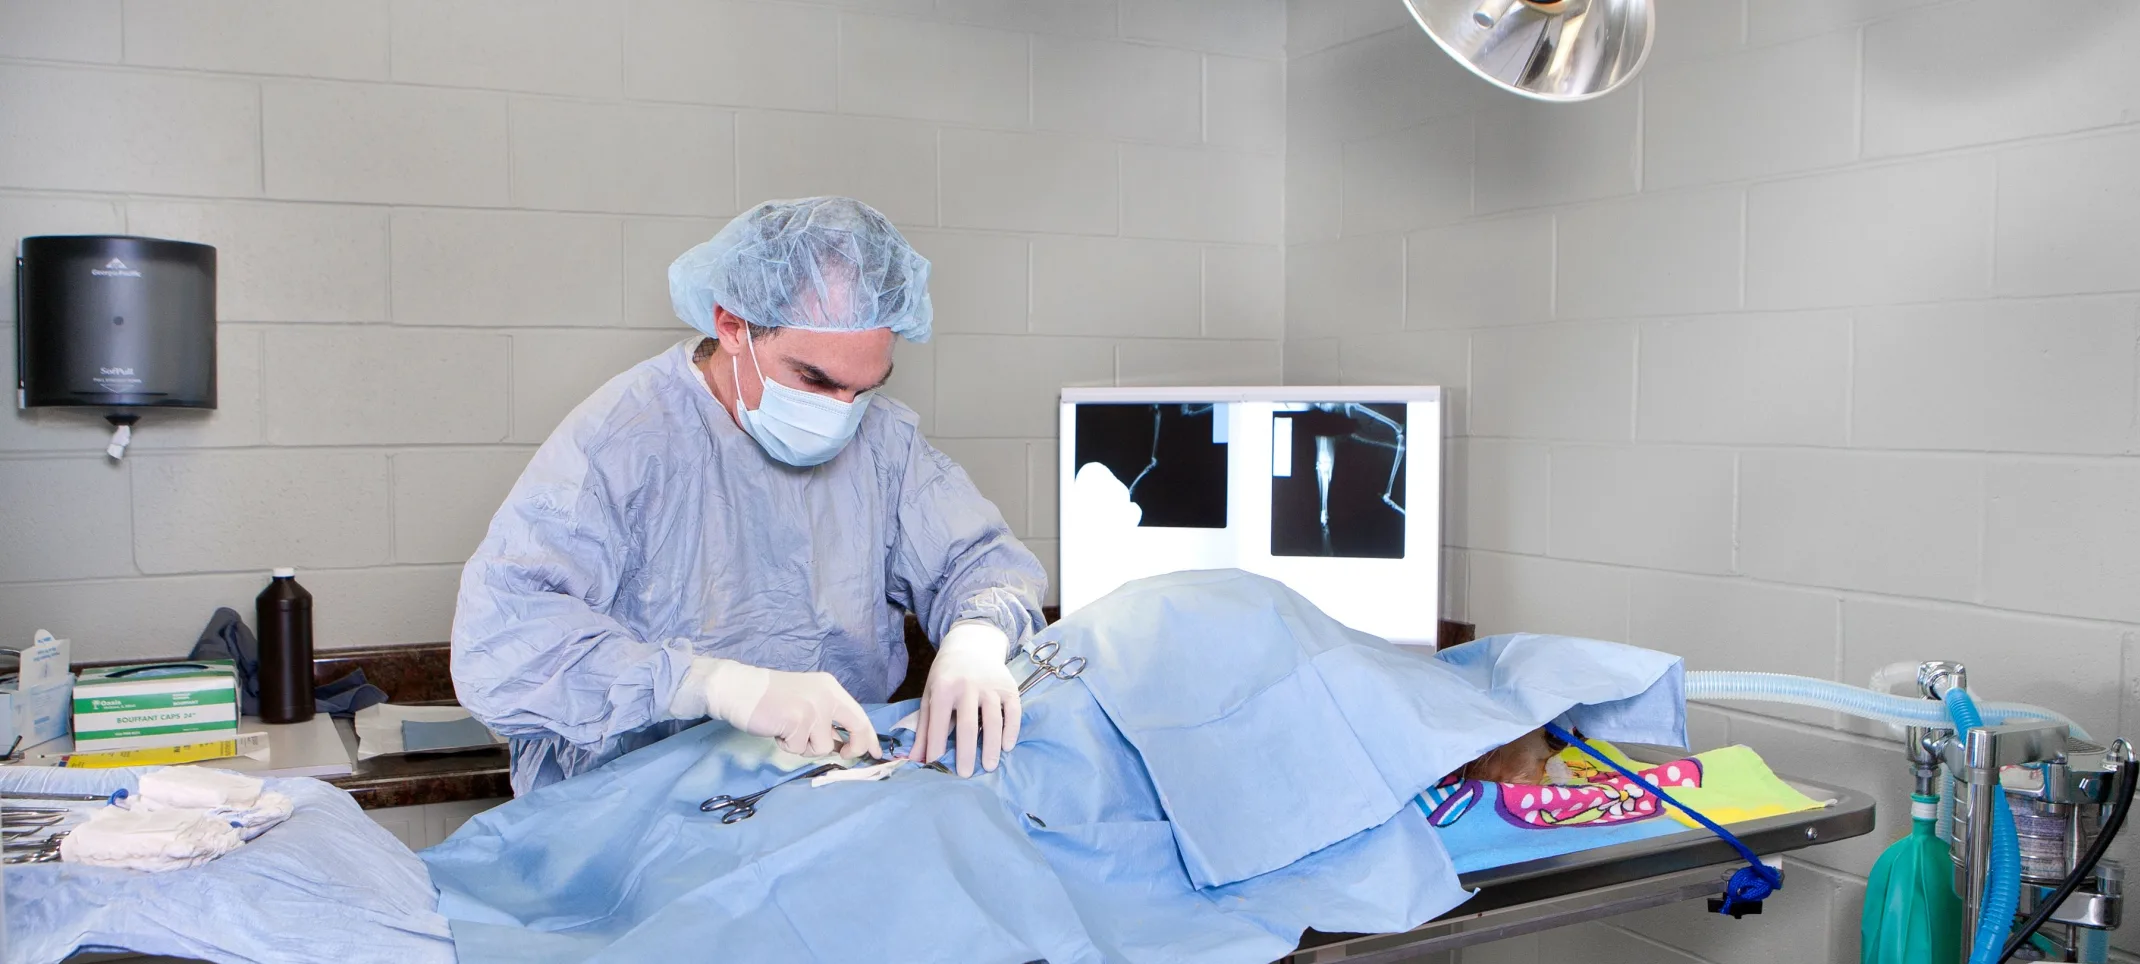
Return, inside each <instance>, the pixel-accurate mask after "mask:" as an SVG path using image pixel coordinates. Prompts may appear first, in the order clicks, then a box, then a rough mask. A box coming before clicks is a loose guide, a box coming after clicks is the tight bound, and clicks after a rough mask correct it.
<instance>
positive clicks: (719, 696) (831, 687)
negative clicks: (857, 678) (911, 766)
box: [669, 656, 884, 760]
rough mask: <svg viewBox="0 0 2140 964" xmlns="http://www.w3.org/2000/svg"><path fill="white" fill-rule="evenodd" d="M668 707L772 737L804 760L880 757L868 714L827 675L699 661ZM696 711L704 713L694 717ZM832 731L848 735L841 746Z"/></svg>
mask: <svg viewBox="0 0 2140 964" xmlns="http://www.w3.org/2000/svg"><path fill="white" fill-rule="evenodd" d="M669 707H670V714H671V715H672V716H675V717H677V718H679V719H689V718H691V717H695V716H699V715H705V716H711V717H713V718H715V719H719V720H724V721H726V722H727V723H728V724H729V725H730V726H733V727H735V728H736V729H739V730H742V731H743V732H745V733H750V734H753V735H755V736H769V737H772V738H773V739H774V740H777V741H779V743H780V748H781V749H783V750H786V751H788V752H789V753H795V754H799V755H802V756H825V755H827V754H830V753H831V752H832V751H833V750H834V749H838V750H839V751H840V755H841V756H843V757H846V758H847V759H850V760H852V759H854V758H855V757H858V756H861V755H863V754H865V753H866V754H868V755H870V756H873V757H882V756H883V755H884V752H883V750H881V749H879V747H878V743H877V728H876V727H875V726H873V725H871V724H870V722H869V714H866V713H864V712H862V704H860V703H857V702H855V698H854V697H852V696H849V695H848V694H847V689H846V688H845V687H843V686H841V685H840V681H839V680H836V679H833V678H832V674H830V673H788V672H782V671H780V670H770V669H766V668H764V667H761V666H752V665H750V664H748V663H739V662H736V661H735V660H732V659H721V658H718V657H711V656H701V657H698V658H696V659H693V660H692V661H691V669H690V671H689V672H688V673H686V674H685V676H684V682H683V685H681V686H679V687H678V688H677V694H676V697H675V698H674V699H672V700H671V701H670V704H669ZM699 707H704V712H703V714H701V713H695V712H692V710H695V709H698V708H699ZM834 726H838V727H840V728H842V729H845V730H846V731H847V740H846V742H845V743H844V744H843V743H842V742H841V741H840V737H839V734H838V733H836V732H835V731H834V730H833V727H834Z"/></svg>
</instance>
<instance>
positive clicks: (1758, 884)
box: [1546, 723, 1783, 914]
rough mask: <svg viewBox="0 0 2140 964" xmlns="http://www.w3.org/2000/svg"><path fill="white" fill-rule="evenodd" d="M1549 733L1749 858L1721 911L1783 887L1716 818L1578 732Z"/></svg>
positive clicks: (1550, 727) (1552, 729) (1727, 889)
mask: <svg viewBox="0 0 2140 964" xmlns="http://www.w3.org/2000/svg"><path fill="white" fill-rule="evenodd" d="M1546 732H1547V733H1551V734H1553V736H1554V737H1555V738H1556V739H1558V740H1560V741H1561V742H1563V743H1566V744H1568V745H1570V746H1573V747H1576V748H1578V749H1580V750H1582V751H1583V752H1584V753H1588V754H1590V755H1591V756H1592V757H1593V758H1595V759H1597V760H1598V761H1599V762H1601V763H1604V764H1605V765H1606V766H1609V767H1611V768H1613V769H1615V770H1618V771H1620V775H1621V776H1623V777H1626V778H1628V779H1629V780H1632V781H1634V782H1635V784H1636V785H1637V786H1640V787H1641V788H1643V789H1644V790H1648V791H1649V792H1651V793H1654V794H1656V795H1657V799H1659V800H1662V801H1664V802H1665V803H1666V804H1669V805H1671V806H1674V807H1678V808H1679V812H1681V813H1684V814H1686V815H1687V816H1690V817H1693V818H1694V822H1695V823H1698V824H1701V825H1702V826H1703V827H1706V828H1708V830H1709V832H1710V833H1713V834H1716V835H1717V836H1718V837H1721V838H1723V841H1724V842H1725V843H1728V844H1730V845H1731V849H1733V850H1736V851H1738V852H1739V856H1741V857H1744V858H1746V863H1747V866H1744V867H1741V868H1739V869H1738V870H1736V871H1734V872H1733V873H1732V875H1731V880H1730V881H1729V882H1728V883H1726V884H1725V885H1724V902H1723V903H1722V904H1720V905H1718V906H1717V913H1719V914H1729V913H1731V905H1733V904H1735V903H1738V902H1739V901H1742V900H1748V901H1757V900H1766V899H1768V895H1770V894H1772V893H1775V892H1776V891H1778V890H1782V889H1783V875H1781V874H1778V873H1777V872H1776V871H1775V870H1774V869H1773V868H1771V867H1770V866H1769V865H1767V864H1764V863H1762V862H1761V857H1760V856H1759V855H1757V854H1755V853H1754V851H1753V848H1751V847H1748V846H1747V845H1746V843H1745V841H1742V840H1740V839H1739V838H1738V837H1735V836H1732V833H1731V831H1729V830H1726V829H1724V828H1723V826H1721V825H1719V824H1718V823H1717V822H1716V821H1714V820H1711V819H1709V818H1708V817H1705V816H1703V815H1702V814H1701V813H1700V812H1698V811H1696V810H1695V809H1694V808H1692V807H1689V806H1687V805H1686V804H1684V803H1681V802H1679V801H1677V800H1674V799H1672V795H1671V794H1669V793H1666V792H1664V791H1663V790H1662V789H1659V788H1658V786H1657V785H1656V784H1654V783H1651V782H1649V781H1648V780H1644V779H1643V778H1642V777H1641V776H1640V775H1639V774H1637V773H1635V771H1633V770H1630V769H1628V768H1626V767H1624V766H1621V765H1620V764H1619V762H1618V761H1615V760H1614V759H1613V758H1611V757H1609V756H1606V755H1605V754H1603V753H1599V752H1598V750H1597V748H1596V747H1593V746H1591V745H1590V744H1588V743H1586V742H1584V741H1583V738H1582V737H1579V736H1576V735H1575V734H1573V733H1570V732H1568V731H1567V730H1563V729H1561V728H1560V727H1559V726H1557V725H1555V724H1552V723H1547V724H1546Z"/></svg>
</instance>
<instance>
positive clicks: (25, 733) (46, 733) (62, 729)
mask: <svg viewBox="0 0 2140 964" xmlns="http://www.w3.org/2000/svg"><path fill="white" fill-rule="evenodd" d="M60 679H61V682H60V683H59V684H57V685H54V686H41V687H38V688H37V689H34V690H29V691H27V692H24V691H21V690H16V689H14V688H13V687H12V686H0V754H4V753H6V752H7V750H8V748H9V747H14V746H16V744H15V738H16V737H18V736H19V737H21V738H22V745H21V746H19V747H16V749H17V752H20V751H21V750H27V749H29V748H30V747H33V746H36V745H38V744H40V743H48V742H50V741H52V740H57V739H59V738H60V737H63V736H66V735H67V723H68V720H69V718H70V717H71V715H72V714H70V713H69V712H68V710H69V707H68V699H69V697H70V696H72V695H73V693H74V677H72V676H62V677H61V678H60Z"/></svg>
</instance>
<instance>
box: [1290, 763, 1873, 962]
mask: <svg viewBox="0 0 2140 964" xmlns="http://www.w3.org/2000/svg"><path fill="white" fill-rule="evenodd" d="M1621 749H1622V750H1625V751H1626V752H1627V753H1628V755H1629V756H1632V757H1634V758H1636V759H1638V760H1642V761H1644V762H1648V763H1662V762H1665V761H1667V760H1670V759H1673V758H1675V757H1678V756H1681V755H1684V752H1685V751H1677V750H1669V749H1662V748H1656V747H1641V746H1624V745H1623V746H1622V747H1621ZM1897 769H1898V772H1899V770H1900V768H1899V767H1898V768H1897ZM1778 776H1782V775H1781V774H1778ZM1783 781H1784V782H1785V783H1788V784H1790V785H1791V786H1793V787H1796V788H1797V789H1798V791H1799V792H1800V793H1803V794H1805V795H1806V796H1809V797H1812V798H1813V799H1815V800H1828V799H1832V800H1834V801H1835V804H1834V805H1833V806H1829V807H1825V808H1822V809H1820V810H1808V811H1805V812H1803V813H1789V814H1784V815H1783V816H1780V817H1765V818H1763V819H1760V820H1749V821H1746V822H1744V823H1736V824H1726V825H1725V826H1726V829H1728V830H1730V831H1731V832H1732V833H1734V834H1737V835H1738V837H1739V839H1740V840H1743V841H1745V842H1746V845H1747V846H1748V847H1751V848H1753V851H1754V852H1755V853H1757V854H1760V855H1762V856H1763V857H1764V858H1770V859H1769V863H1770V864H1771V866H1777V865H1778V863H1779V861H1777V860H1775V859H1774V855H1779V854H1783V853H1787V852H1789V851H1793V850H1801V849H1804V848H1806V847H1812V846H1815V845H1817V844H1824V843H1832V842H1834V841H1837V840H1847V839H1849V838H1851V837H1858V836H1863V835H1865V834H1868V833H1871V832H1872V829H1873V801H1872V797H1871V796H1869V795H1867V794H1865V793H1863V792H1860V791H1857V790H1849V789H1845V788H1842V787H1835V786H1829V785H1827V784H1824V783H1817V782H1814V781H1812V780H1801V779H1798V778H1795V777H1788V776H1783ZM1742 866H1745V861H1743V860H1741V859H1740V858H1739V855H1738V852H1737V851H1735V850H1733V849H1731V845H1730V844H1727V843H1725V842H1724V841H1722V840H1720V839H1718V838H1717V836H1716V835H1715V834H1712V833H1710V832H1709V831H1707V830H1685V831H1682V832H1680V833H1675V834H1671V835H1669V836H1664V837H1655V838H1652V839H1649V840H1638V841H1635V842H1633V843H1626V844H1619V845H1616V846H1611V847H1599V848H1597V849H1595V850H1582V851H1577V852H1575V853H1572V854H1561V855H1560V856H1557V857H1544V858H1540V859H1538V860H1529V861H1524V862H1523V863H1518V864H1510V865H1508V866H1506V867H1494V868H1491V869H1488V870H1481V871H1477V872H1474V873H1469V874H1465V875H1463V876H1462V877H1460V878H1458V880H1459V881H1461V882H1462V883H1463V885H1464V886H1465V887H1468V888H1472V889H1475V890H1477V891H1478V894H1477V895H1476V896H1474V897H1472V898H1471V899H1470V900H1468V901H1465V902H1464V903H1463V904H1462V905H1460V906H1458V907H1457V908H1456V909H1454V910H1452V911H1450V912H1449V913H1447V914H1444V915H1442V916H1441V917H1438V918H1435V919H1434V920H1431V921H1428V922H1427V923H1425V924H1422V925H1420V926H1418V927H1416V928H1413V929H1412V930H1409V931H1405V932H1404V933H1401V934H1322V933H1318V932H1315V931H1309V932H1308V933H1307V934H1306V935H1304V936H1303V937H1302V938H1301V942H1300V949H1299V950H1296V951H1294V952H1293V953H1292V954H1289V955H1287V956H1286V957H1284V958H1282V959H1281V960H1280V962H1279V964H1327V962H1332V961H1343V962H1346V964H1395V962H1399V961H1412V960H1418V959H1420V958H1424V957H1426V956H1428V955H1431V954H1437V953H1441V952H1443V951H1450V950H1455V949H1457V948H1460V947H1468V946H1470V945H1473V944H1484V943H1487V942H1489V941H1497V940H1501V939H1503V938H1508V937H1517V936H1520V935H1523V934H1530V933H1534V932H1537V931H1543V930H1551V929H1553V928H1556V927H1566V926H1568V925H1571V924H1580V923H1583V922H1585V921H1593V920H1599V919H1602V918H1606V917H1612V916H1616V915H1619V914H1625V913H1628V912H1630V911H1637V910H1643V909H1645V908H1649V907H1657V906H1660V905H1664V904H1672V903H1678V902H1679V901H1684V900H1693V899H1696V898H1702V897H1715V896H1718V895H1720V894H1722V893H1723V892H1724V882H1725V880H1727V879H1729V878H1730V876H1731V873H1732V871H1734V870H1737V869H1738V868H1740V867H1742ZM1779 869H1780V868H1779ZM1791 896H1792V894H1791V888H1790V880H1789V878H1788V876H1787V877H1786V878H1785V880H1784V887H1783V889H1782V890H1779V891H1777V892H1776V894H1775V895H1774V896H1772V897H1770V898H1769V900H1770V901H1783V900H1790V899H1791ZM1742 923H1743V925H1744V926H1747V927H1759V926H1761V919H1760V918H1759V917H1756V916H1751V915H1749V916H1748V917H1747V918H1746V919H1745V920H1744V921H1743V922H1742Z"/></svg>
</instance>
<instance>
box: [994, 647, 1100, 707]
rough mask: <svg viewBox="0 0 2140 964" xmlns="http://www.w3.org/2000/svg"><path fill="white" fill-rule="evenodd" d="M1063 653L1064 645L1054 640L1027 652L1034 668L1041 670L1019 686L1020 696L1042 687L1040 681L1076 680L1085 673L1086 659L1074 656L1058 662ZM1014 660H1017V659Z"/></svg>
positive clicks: (1027, 656) (1034, 672)
mask: <svg viewBox="0 0 2140 964" xmlns="http://www.w3.org/2000/svg"><path fill="white" fill-rule="evenodd" d="M1062 651H1063V644H1061V643H1058V642H1056V641H1054V640H1052V639H1051V640H1049V641H1047V642H1045V643H1042V644H1040V645H1038V646H1035V647H1033V648H1032V649H1029V650H1026V651H1025V657H1026V658H1027V659H1030V660H1032V661H1033V665H1034V666H1038V667H1040V668H1039V669H1037V670H1034V671H1033V675H1031V676H1028V677H1026V678H1025V682H1023V683H1020V684H1018V695H1019V696H1024V695H1025V691H1027V690H1029V689H1032V688H1033V687H1035V686H1038V685H1040V681H1041V680H1043V679H1046V678H1047V677H1050V676H1052V677H1055V678H1056V679H1076V678H1077V675H1078V674H1079V673H1083V672H1084V671H1085V657H1083V656H1072V657H1070V658H1069V659H1066V660H1063V661H1062V662H1060V663H1058V662H1056V661H1055V657H1057V656H1059V655H1062ZM1012 658H1013V659H1016V658H1017V657H1012Z"/></svg>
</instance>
